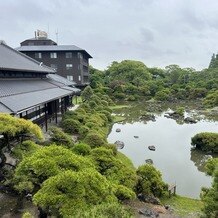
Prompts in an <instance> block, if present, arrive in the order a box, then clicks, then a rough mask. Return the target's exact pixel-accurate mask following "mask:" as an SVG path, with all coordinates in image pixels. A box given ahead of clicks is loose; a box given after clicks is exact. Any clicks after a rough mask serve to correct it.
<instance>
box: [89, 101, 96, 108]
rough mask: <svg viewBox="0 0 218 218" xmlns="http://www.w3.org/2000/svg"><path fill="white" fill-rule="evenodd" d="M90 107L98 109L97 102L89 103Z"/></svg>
mask: <svg viewBox="0 0 218 218" xmlns="http://www.w3.org/2000/svg"><path fill="white" fill-rule="evenodd" d="M89 106H90V107H91V108H96V107H97V103H96V102H95V101H89Z"/></svg>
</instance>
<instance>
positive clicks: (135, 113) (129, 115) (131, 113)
mask: <svg viewBox="0 0 218 218" xmlns="http://www.w3.org/2000/svg"><path fill="white" fill-rule="evenodd" d="M166 109H167V108H166ZM166 109H165V108H163V106H162V105H158V104H152V105H151V104H148V103H138V104H136V103H135V104H131V106H130V107H124V108H119V109H115V110H114V113H115V114H116V115H120V116H125V118H126V119H125V121H123V122H122V123H134V122H139V121H142V122H144V123H146V122H147V121H149V119H146V118H145V119H143V118H142V117H143V116H145V117H147V115H151V114H154V113H155V116H160V115H161V114H162V112H163V111H164V110H166Z"/></svg>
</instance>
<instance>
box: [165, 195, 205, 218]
mask: <svg viewBox="0 0 218 218" xmlns="http://www.w3.org/2000/svg"><path fill="white" fill-rule="evenodd" d="M161 202H162V203H163V204H164V205H170V207H171V208H172V209H173V211H174V213H175V214H177V215H179V216H180V217H190V216H191V215H193V214H196V216H194V217H199V214H201V213H202V212H201V208H202V206H203V203H202V201H200V200H197V199H192V198H187V197H183V196H179V195H176V196H172V197H171V198H168V197H164V198H162V199H161ZM192 217H193V216H192Z"/></svg>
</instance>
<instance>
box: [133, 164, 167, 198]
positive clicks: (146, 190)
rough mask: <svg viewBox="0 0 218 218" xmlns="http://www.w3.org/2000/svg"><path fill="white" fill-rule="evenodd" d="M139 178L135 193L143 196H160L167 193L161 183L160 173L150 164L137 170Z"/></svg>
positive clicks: (163, 184)
mask: <svg viewBox="0 0 218 218" xmlns="http://www.w3.org/2000/svg"><path fill="white" fill-rule="evenodd" d="M137 175H138V176H139V179H138V184H137V187H136V188H137V192H138V193H142V194H144V195H149V194H153V195H154V196H158V197H160V196H162V195H163V194H164V193H165V192H166V191H167V185H166V184H165V183H164V182H163V180H162V176H161V173H160V171H158V170H157V169H155V167H154V166H153V165H151V164H145V165H142V166H140V167H139V168H138V169H137Z"/></svg>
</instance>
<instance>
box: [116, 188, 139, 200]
mask: <svg viewBox="0 0 218 218" xmlns="http://www.w3.org/2000/svg"><path fill="white" fill-rule="evenodd" d="M115 196H116V197H117V198H118V199H119V200H121V201H123V200H132V199H135V198H136V195H135V192H133V191H132V190H130V189H129V188H127V187H125V186H123V185H118V186H117V187H116V190H115Z"/></svg>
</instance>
